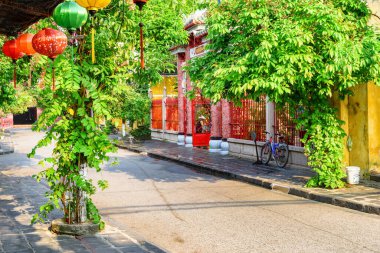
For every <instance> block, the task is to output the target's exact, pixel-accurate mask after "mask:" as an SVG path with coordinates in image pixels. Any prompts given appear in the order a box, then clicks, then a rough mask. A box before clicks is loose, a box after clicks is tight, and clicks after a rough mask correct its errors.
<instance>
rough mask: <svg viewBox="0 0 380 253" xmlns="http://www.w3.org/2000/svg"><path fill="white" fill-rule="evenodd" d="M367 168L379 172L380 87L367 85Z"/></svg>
mask: <svg viewBox="0 0 380 253" xmlns="http://www.w3.org/2000/svg"><path fill="white" fill-rule="evenodd" d="M368 119H369V120H368V136H369V143H368V150H369V155H370V157H369V168H370V169H372V170H375V171H377V172H380V87H379V86H375V85H374V84H372V83H371V84H369V85H368Z"/></svg>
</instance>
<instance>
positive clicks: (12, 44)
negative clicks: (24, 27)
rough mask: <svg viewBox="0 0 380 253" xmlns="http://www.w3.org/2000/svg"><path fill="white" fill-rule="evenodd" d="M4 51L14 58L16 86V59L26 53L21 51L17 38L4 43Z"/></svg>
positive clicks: (14, 83)
mask: <svg viewBox="0 0 380 253" xmlns="http://www.w3.org/2000/svg"><path fill="white" fill-rule="evenodd" d="M3 53H4V54H5V55H6V56H8V57H10V58H11V59H12V60H13V86H14V87H15V88H16V82H17V80H16V61H17V60H18V59H20V58H21V57H23V56H24V53H22V52H21V51H20V48H19V47H18V46H17V41H16V40H15V39H13V40H8V41H7V42H5V43H4V45H3Z"/></svg>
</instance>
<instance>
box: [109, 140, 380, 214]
mask: <svg viewBox="0 0 380 253" xmlns="http://www.w3.org/2000/svg"><path fill="white" fill-rule="evenodd" d="M116 147H118V148H121V149H126V150H129V151H132V152H135V153H146V155H147V156H149V157H152V158H156V159H161V160H166V161H171V162H174V163H177V164H181V165H184V166H186V167H189V168H191V169H194V170H196V171H199V172H202V173H205V174H210V175H213V176H218V177H221V178H225V179H232V180H236V181H239V182H243V183H248V184H252V185H256V186H260V187H263V188H266V189H269V190H274V191H279V192H282V193H285V194H289V195H294V196H297V197H301V198H305V199H310V200H313V201H317V202H322V203H325V204H330V205H335V206H339V207H345V208H349V209H353V210H356V211H360V212H365V213H370V214H377V215H380V206H375V205H366V204H362V203H360V202H356V201H352V200H348V199H345V198H341V197H333V196H329V195H325V194H320V193H315V192H313V191H312V190H311V189H306V188H301V187H296V186H287V185H282V184H281V183H279V182H277V181H275V180H270V179H262V178H259V177H248V176H244V175H238V174H234V173H231V172H229V171H224V170H221V169H219V168H217V167H216V166H207V165H202V164H199V163H196V162H193V161H189V160H183V159H181V158H178V157H173V156H169V155H162V154H157V153H154V152H150V151H146V152H145V151H142V150H140V149H138V148H132V147H131V148H130V147H126V146H121V145H119V144H116Z"/></svg>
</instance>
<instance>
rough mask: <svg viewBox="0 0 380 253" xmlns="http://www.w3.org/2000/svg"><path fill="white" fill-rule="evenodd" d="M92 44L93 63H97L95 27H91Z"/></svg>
mask: <svg viewBox="0 0 380 253" xmlns="http://www.w3.org/2000/svg"><path fill="white" fill-rule="evenodd" d="M91 45H92V49H91V55H92V63H95V61H96V59H95V28H94V27H91Z"/></svg>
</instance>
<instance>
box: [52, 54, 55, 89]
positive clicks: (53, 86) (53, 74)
mask: <svg viewBox="0 0 380 253" xmlns="http://www.w3.org/2000/svg"><path fill="white" fill-rule="evenodd" d="M52 60H53V66H52V79H53V85H52V90H53V91H55V67H54V59H52Z"/></svg>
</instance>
